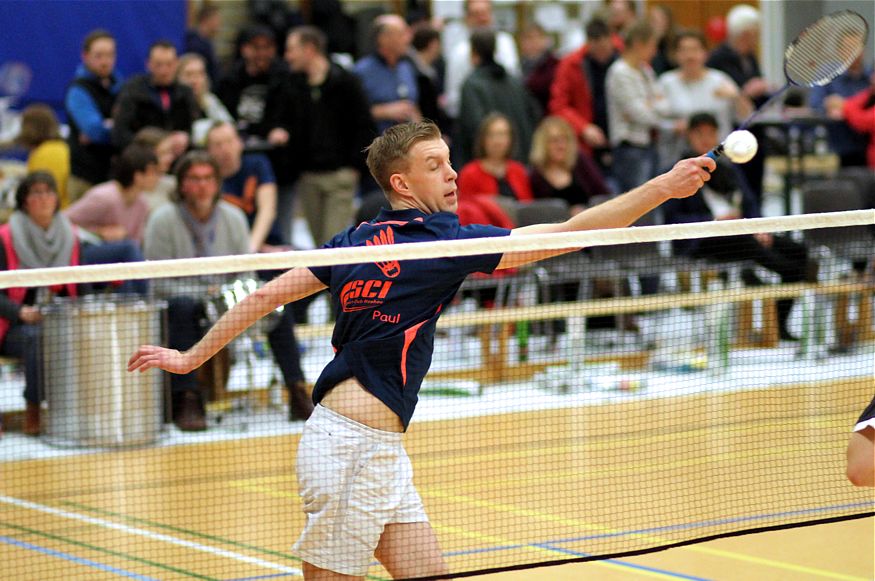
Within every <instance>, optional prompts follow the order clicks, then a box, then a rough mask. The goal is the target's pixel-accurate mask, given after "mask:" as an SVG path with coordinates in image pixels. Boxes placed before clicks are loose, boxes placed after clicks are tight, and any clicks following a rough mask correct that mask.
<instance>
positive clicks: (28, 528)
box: [0, 378, 875, 581]
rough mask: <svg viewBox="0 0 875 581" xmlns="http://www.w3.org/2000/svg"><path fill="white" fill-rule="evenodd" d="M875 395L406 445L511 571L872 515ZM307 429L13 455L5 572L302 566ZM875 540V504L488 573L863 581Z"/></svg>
mask: <svg viewBox="0 0 875 581" xmlns="http://www.w3.org/2000/svg"><path fill="white" fill-rule="evenodd" d="M872 392H873V380H872V379H871V378H867V379H860V380H853V381H841V382H832V383H820V384H812V385H806V386H799V387H789V388H788V387H782V388H773V389H759V390H751V391H740V392H734V393H720V394H710V395H701V394H700V395H695V396H687V397H676V398H664V399H651V400H639V401H631V402H625V403H616V404H609V405H599V406H587V407H578V408H566V409H557V410H541V411H528V412H517V413H509V414H497V415H489V416H482V417H474V418H466V419H457V420H446V421H435V422H420V423H416V422H414V424H413V425H412V427H411V430H410V432H409V433H408V435H407V436H406V446H407V449H408V451H409V454H410V456H411V459H412V460H413V463H414V467H415V470H416V481H417V486H418V488H419V490H420V492H421V494H422V496H423V499H424V501H425V503H426V508H427V510H428V511H429V515H430V517H431V520H432V523H433V525H434V526H435V528H436V530H437V532H438V535H439V537H440V542H441V545H442V548H443V550H444V552H445V554H446V555H447V559H448V562H449V563H450V566H451V568H452V570H454V571H464V570H471V569H477V568H490V567H502V566H508V565H512V564H515V563H524V562H542V561H552V560H557V559H564V558H573V557H575V556H581V555H585V554H592V553H603V554H610V553H617V552H623V551H632V550H636V549H642V548H645V547H649V546H654V545H661V544H667V543H672V542H679V541H683V540H685V539H689V538H695V537H704V536H708V535H713V534H718V533H720V532H729V531H732V530H737V529H739V528H753V527H768V526H773V525H779V524H782V523H785V522H793V521H800V520H808V519H820V518H831V517H837V516H842V515H847V514H859V513H864V512H872V511H873V510H875V499H873V490H872V489H855V488H853V487H852V486H851V485H850V484H848V483H847V482H846V481H845V480H844V472H843V471H844V451H845V445H846V443H847V438H848V435H849V432H850V429H851V426H852V424H853V422H854V420H855V419H856V417H857V415H858V414H859V412H860V411H861V410H862V408H863V407H864V405H865V404H866V403H868V401H869V400H870V399H871V397H872ZM460 405H464V402H460ZM297 439H298V437H297V436H272V437H262V438H248V439H240V440H233V441H224V442H209V443H200V444H193V445H179V446H173V447H153V448H147V449H140V450H126V451H117V452H112V453H97V454H85V455H79V456H72V457H61V458H51V459H44V460H29V461H21V462H7V463H5V464H0V563H2V564H0V570H2V573H0V578H2V579H4V580H6V581H17V580H28V581H32V580H33V581H50V580H65V581H66V580H70V579H83V580H84V579H87V580H102V579H124V578H128V579H142V580H146V579H161V580H164V579H215V580H223V581H227V580H252V581H254V580H256V579H258V580H261V579H294V578H297V577H298V573H299V571H300V562H299V561H298V560H296V559H295V558H294V557H293V556H292V555H291V554H290V545H291V543H292V542H293V541H294V539H295V538H296V536H297V534H298V533H299V532H300V530H301V527H302V524H303V517H302V514H301V511H300V503H299V500H298V496H297V488H296V483H295V478H294V453H295V447H296V444H297ZM873 547H875V533H873V519H872V518H871V517H870V518H866V519H858V520H851V521H845V522H839V523H834V524H823V525H817V526H813V527H804V528H796V529H790V530H784V531H778V532H769V533H760V534H755V535H745V536H741V537H733V538H725V539H720V540H716V541H712V542H709V543H706V544H697V545H691V546H686V547H680V548H675V549H671V550H668V551H663V552H658V553H652V554H649V555H644V556H638V557H628V558H627V557H621V558H617V559H611V560H608V561H599V562H595V563H583V564H571V565H563V566H558V567H551V568H538V569H529V570H524V571H516V572H507V573H499V574H494V575H490V576H488V577H484V578H488V579H495V580H500V581H511V580H522V579H550V580H571V579H583V578H586V579H605V580H613V579H617V580H619V579H637V578H646V577H650V578H662V579H720V580H724V579H725V580H736V579H738V580H741V579H744V580H750V579H756V580H760V579H766V580H773V579H793V580H807V579H812V580H813V579H841V580H847V581H850V580H858V581H862V580H871V579H873V577H875V565H873V551H875V549H873ZM370 577H371V578H374V579H377V578H386V577H387V575H386V573H385V571H384V570H383V569H382V568H381V567H379V566H377V565H375V566H373V567H372V568H371V571H370Z"/></svg>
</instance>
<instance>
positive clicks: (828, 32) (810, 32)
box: [708, 10, 869, 163]
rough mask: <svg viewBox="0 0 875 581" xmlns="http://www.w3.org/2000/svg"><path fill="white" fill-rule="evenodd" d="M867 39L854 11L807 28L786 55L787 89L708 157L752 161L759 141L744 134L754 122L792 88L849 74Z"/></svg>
mask: <svg viewBox="0 0 875 581" xmlns="http://www.w3.org/2000/svg"><path fill="white" fill-rule="evenodd" d="M868 36H869V25H868V24H867V23H866V19H865V18H863V17H862V16H860V15H859V14H857V13H856V12H853V11H851V10H840V11H838V12H833V13H832V14H827V15H826V16H824V17H822V18H820V19H819V20H817V22H815V23H813V24H811V25H809V26H808V27H806V28H805V30H803V31H802V32H800V33H799V36H797V37H796V39H795V40H794V41H793V42H791V43H790V46H788V47H787V50H786V51H785V52H784V76H785V77H787V82H786V83H785V84H784V86H783V87H782V88H781V89H780V90H779V91H778V92H777V93H775V94H774V95H772V96H771V97H770V98H769V100H768V101H766V102H765V103H763V104H762V105H761V106H760V107H759V108H757V110H756V111H754V112H753V113H752V114H751V115H750V117H748V118H747V119H745V120H744V122H743V123H742V124H741V126H740V127H739V128H738V130H737V131H733V132H732V133H730V134H729V135H728V136H726V139H725V140H724V141H723V143H721V144H720V145H718V146H717V147H715V148H714V149H713V150H712V151H710V152H709V153H708V156H709V157H710V158H711V159H717V158H718V157H719V156H721V155H725V156H726V157H728V158H729V159H730V160H731V161H733V162H735V163H746V162H748V161H750V160H751V159H752V158H753V156H754V155H756V152H757V141H756V138H755V137H754V136H753V135H752V134H751V133H750V132H749V131H746V130H745V128H746V127H747V126H748V125H750V123H751V121H753V120H754V119H755V118H756V117H757V115H759V114H760V112H762V111H763V110H764V109H766V108H767V107H768V106H769V105H771V104H772V103H773V102H774V101H775V100H776V99H778V98H779V97H780V96H781V95H783V94H784V92H785V91H786V90H787V89H789V88H790V86H792V85H795V86H797V87H816V86H822V85H825V84H827V83H829V82H830V81H832V80H833V79H835V78H836V77H837V76H839V75H840V74H842V73H843V72H845V71H846V70H848V67H850V66H851V63H853V62H854V60H856V58H857V57H858V56H860V53H862V52H863V48H865V46H866V39H867V37H868Z"/></svg>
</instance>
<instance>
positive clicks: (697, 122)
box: [664, 113, 808, 340]
mask: <svg viewBox="0 0 875 581" xmlns="http://www.w3.org/2000/svg"><path fill="white" fill-rule="evenodd" d="M688 127H689V128H688V129H687V136H688V139H689V146H690V150H688V151H687V152H685V153H684V155H687V154H691V155H692V156H694V157H695V156H699V155H705V154H706V153H708V152H709V151H711V150H712V149H713V148H714V147H716V146H717V144H718V143H719V142H720V136H719V133H718V124H717V119H715V118H714V116H713V115H711V114H710V113H699V114H696V115H693V116H692V117H691V118H690V120H689V123H688ZM736 169H737V166H734V165H732V164H730V163H729V162H728V161H726V160H725V159H724V158H722V157H721V158H719V159H718V160H717V168H716V169H715V170H714V171H713V172H711V179H710V180H708V183H707V184H705V185H704V186H703V187H702V189H701V190H700V191H699V193H698V194H697V195H695V196H691V197H689V198H685V199H683V200H670V201H669V202H667V203H666V204H665V206H664V208H665V214H664V215H665V221H666V222H667V223H670V224H682V223H689V222H706V221H710V220H735V219H738V218H759V217H760V207H759V202H758V201H757V199H756V196H755V195H754V194H753V192H752V191H750V190H749V189H748V188H746V187H743V186H744V182H743V181H741V180H739V173H737V171H736ZM675 250H676V251H677V252H680V253H683V254H689V255H691V256H695V257H699V258H709V259H713V260H720V261H738V260H753V261H754V262H756V263H757V264H759V265H760V266H763V267H764V268H766V269H768V270H771V271H772V272H775V273H777V274H778V275H780V277H781V282H784V283H793V282H802V281H803V280H804V279H805V273H806V265H807V261H808V255H807V252H806V249H805V246H803V245H802V244H799V243H798V242H794V241H793V240H792V239H790V237H789V236H775V235H773V234H768V233H757V234H752V235H742V236H719V237H716V238H702V239H696V240H678V241H675ZM745 279H746V281H747V282H748V283H753V284H759V280H758V279H756V277H755V276H752V274H746V275H745ZM792 307H793V301H792V299H782V300H779V301H778V324H779V329H780V334H781V338H782V339H785V340H792V339H793V335H792V334H791V333H790V331H789V330H788V328H787V321H788V319H789V317H790V310H791V309H792Z"/></svg>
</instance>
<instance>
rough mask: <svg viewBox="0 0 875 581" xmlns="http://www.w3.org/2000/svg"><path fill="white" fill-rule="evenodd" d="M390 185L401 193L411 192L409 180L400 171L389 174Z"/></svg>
mask: <svg viewBox="0 0 875 581" xmlns="http://www.w3.org/2000/svg"><path fill="white" fill-rule="evenodd" d="M389 185H390V186H392V189H393V190H394V191H396V192H398V193H399V194H407V193H409V192H410V187H409V186H408V185H407V181H406V180H405V179H404V176H402V175H401V174H400V173H393V174H392V175H391V176H389Z"/></svg>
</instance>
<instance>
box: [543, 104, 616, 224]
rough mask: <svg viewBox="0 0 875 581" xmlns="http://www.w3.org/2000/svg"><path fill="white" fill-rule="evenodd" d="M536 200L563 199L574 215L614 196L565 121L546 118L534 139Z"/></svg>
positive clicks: (556, 118) (553, 117)
mask: <svg viewBox="0 0 875 581" xmlns="http://www.w3.org/2000/svg"><path fill="white" fill-rule="evenodd" d="M529 163H530V165H531V168H532V173H531V184H532V194H533V195H534V197H535V198H560V199H562V200H565V201H566V202H568V208H569V210H570V213H571V215H572V216H573V215H575V214H578V213H580V212H582V211H583V210H585V209H586V208H587V206H589V205H592V201H594V200H605V199H607V198H609V197H610V195H611V192H610V190H609V189H608V187H607V186H606V185H605V182H604V181H603V180H602V178H601V174H600V173H599V171H598V168H596V167H594V165H595V164H594V163H593V161H592V160H591V159H590V158H589V157H588V156H586V155H584V154H583V153H582V152H581V151H580V150H579V149H578V147H577V139H576V138H575V135H574V130H573V129H572V128H571V126H570V125H569V124H568V123H567V122H566V121H565V120H564V119H563V118H562V117H556V116H552V117H545V118H544V120H543V121H541V123H540V124H539V125H538V128H537V129H536V130H535V135H534V137H533V138H532V153H531V155H530V157H529Z"/></svg>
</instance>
